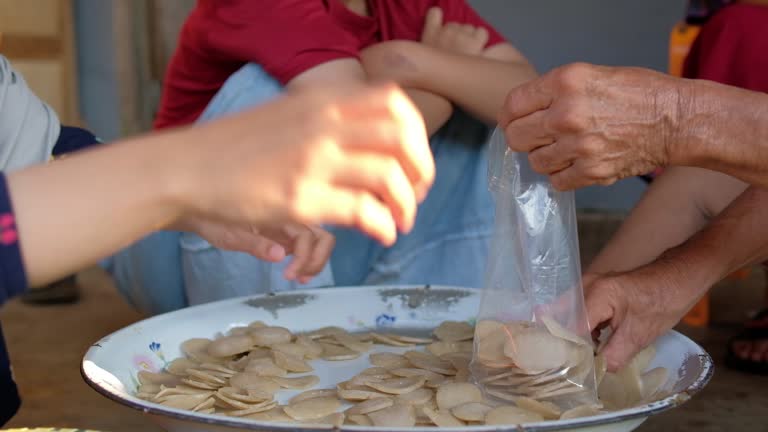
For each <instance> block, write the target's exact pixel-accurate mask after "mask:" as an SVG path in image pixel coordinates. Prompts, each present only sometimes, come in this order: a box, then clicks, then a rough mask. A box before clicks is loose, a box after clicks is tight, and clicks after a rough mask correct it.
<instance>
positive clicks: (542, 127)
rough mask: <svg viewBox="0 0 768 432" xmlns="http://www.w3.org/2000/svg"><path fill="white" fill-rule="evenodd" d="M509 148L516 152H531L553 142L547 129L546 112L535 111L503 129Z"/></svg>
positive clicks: (553, 139)
mask: <svg viewBox="0 0 768 432" xmlns="http://www.w3.org/2000/svg"><path fill="white" fill-rule="evenodd" d="M504 137H505V138H506V139H507V145H508V146H509V148H511V149H512V150H514V151H516V152H525V153H527V152H531V151H534V150H536V149H537V148H539V147H541V146H547V145H550V144H552V143H553V142H555V137H554V134H553V133H552V132H551V131H550V130H549V128H548V127H547V112H546V111H536V112H534V113H532V114H530V115H527V116H525V117H523V118H521V119H519V120H516V121H514V122H512V123H509V124H508V125H507V126H506V127H505V128H504Z"/></svg>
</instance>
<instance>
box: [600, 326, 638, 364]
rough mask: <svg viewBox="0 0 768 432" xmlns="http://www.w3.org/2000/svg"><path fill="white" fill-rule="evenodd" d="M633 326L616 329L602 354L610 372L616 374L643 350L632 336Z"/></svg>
mask: <svg viewBox="0 0 768 432" xmlns="http://www.w3.org/2000/svg"><path fill="white" fill-rule="evenodd" d="M631 328H632V326H630V325H627V323H622V325H619V326H618V328H617V329H614V332H613V334H612V335H611V338H610V339H609V340H608V343H607V344H606V345H605V348H603V350H602V351H601V352H600V353H601V354H602V355H603V357H605V362H606V364H607V365H608V371H609V372H616V371H618V370H620V369H622V368H623V367H624V366H626V365H627V364H628V363H629V361H630V360H632V358H633V357H634V356H635V354H637V353H638V352H640V350H641V349H642V348H643V347H641V346H638V345H637V343H636V342H635V340H636V339H635V338H634V337H633V335H632V334H630V329H631Z"/></svg>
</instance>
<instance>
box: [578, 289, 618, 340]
mask: <svg viewBox="0 0 768 432" xmlns="http://www.w3.org/2000/svg"><path fill="white" fill-rule="evenodd" d="M608 290H609V287H608V286H606V285H604V284H601V283H600V282H599V281H597V282H595V283H594V284H593V285H591V287H590V289H589V290H588V291H587V295H586V299H585V307H586V309H587V322H588V324H589V328H590V330H596V329H599V328H600V327H601V326H603V325H605V324H608V323H609V322H611V320H613V318H614V315H615V308H614V306H613V304H612V300H611V298H612V296H611V295H609V293H608Z"/></svg>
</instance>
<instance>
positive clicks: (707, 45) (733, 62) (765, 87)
mask: <svg viewBox="0 0 768 432" xmlns="http://www.w3.org/2000/svg"><path fill="white" fill-rule="evenodd" d="M683 76H685V77H686V78H697V79H705V80H710V81H716V82H719V83H722V84H727V85H732V86H736V87H741V88H745V89H748V90H753V91H759V92H766V93H768V7H766V6H759V5H749V4H734V5H731V6H727V7H726V8H724V9H722V10H721V11H720V12H718V13H717V14H716V15H715V16H713V17H712V18H711V19H710V20H709V21H707V23H706V24H705V25H704V27H703V28H702V29H701V33H700V34H699V37H698V38H697V39H696V41H695V42H694V44H693V46H692V47H691V52H690V54H688V58H687V59H686V61H685V68H684V70H683Z"/></svg>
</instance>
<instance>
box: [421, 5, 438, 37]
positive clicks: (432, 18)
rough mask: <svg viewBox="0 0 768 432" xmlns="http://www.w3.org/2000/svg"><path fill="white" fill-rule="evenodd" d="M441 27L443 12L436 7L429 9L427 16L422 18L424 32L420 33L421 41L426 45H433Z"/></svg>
mask: <svg viewBox="0 0 768 432" xmlns="http://www.w3.org/2000/svg"><path fill="white" fill-rule="evenodd" d="M442 26H443V10H442V9H441V8H439V7H437V6H435V7H431V8H429V10H428V11H427V16H426V17H425V18H424V30H422V32H421V41H422V42H424V43H426V44H430V45H431V44H433V43H434V41H435V39H437V34H438V33H439V32H440V28H441V27H442Z"/></svg>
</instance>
